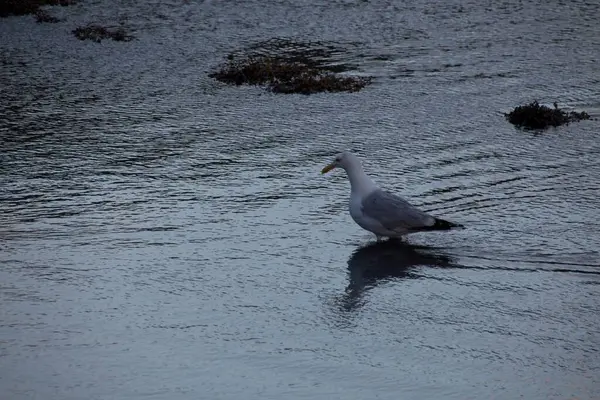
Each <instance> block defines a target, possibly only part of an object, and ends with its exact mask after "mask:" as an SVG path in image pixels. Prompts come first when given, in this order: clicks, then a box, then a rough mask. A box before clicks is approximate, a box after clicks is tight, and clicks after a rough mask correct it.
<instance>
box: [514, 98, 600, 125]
mask: <svg viewBox="0 0 600 400" xmlns="http://www.w3.org/2000/svg"><path fill="white" fill-rule="evenodd" d="M504 115H505V117H506V119H508V122H510V123H511V124H513V125H516V126H518V127H523V128H526V129H546V128H548V127H550V126H560V125H565V124H568V123H570V122H576V121H581V120H585V119H590V116H589V114H588V113H586V112H585V111H582V112H575V111H571V112H566V111H563V110H561V109H559V108H558V104H557V103H554V108H550V107H548V106H544V105H540V104H539V103H538V102H537V100H534V101H533V102H531V103H529V104H526V105H523V106H518V107H516V108H515V109H514V110H512V111H511V112H510V113H508V114H504Z"/></svg>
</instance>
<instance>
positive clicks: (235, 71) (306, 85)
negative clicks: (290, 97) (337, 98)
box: [209, 41, 371, 95]
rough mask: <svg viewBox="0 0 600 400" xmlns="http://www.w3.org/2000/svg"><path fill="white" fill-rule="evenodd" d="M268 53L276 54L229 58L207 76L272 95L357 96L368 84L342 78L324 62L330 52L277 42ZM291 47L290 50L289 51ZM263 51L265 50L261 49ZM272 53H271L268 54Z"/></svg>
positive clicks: (342, 67) (343, 67)
mask: <svg viewBox="0 0 600 400" xmlns="http://www.w3.org/2000/svg"><path fill="white" fill-rule="evenodd" d="M274 43H275V46H271V48H270V49H267V50H273V49H275V50H276V54H268V53H269V52H268V51H267V54H261V53H250V54H244V55H241V56H240V55H237V56H236V55H234V54H230V55H229V57H228V61H227V63H226V64H225V65H223V66H221V67H220V69H218V70H217V71H215V72H212V73H210V74H209V76H210V77H211V78H214V79H216V80H218V81H220V82H224V83H227V84H231V85H238V86H239V85H243V84H246V85H261V86H266V87H267V89H268V90H270V91H272V92H274V93H301V94H307V95H308V94H312V93H319V92H356V91H359V90H360V89H362V88H363V87H365V86H366V85H368V84H369V83H370V82H371V78H370V77H357V76H347V75H346V76H344V75H338V74H337V73H339V72H343V71H346V70H349V69H350V67H349V66H347V65H343V64H341V65H340V64H338V65H331V64H328V63H327V62H326V60H327V58H328V57H329V56H330V55H331V49H330V48H329V49H318V48H311V47H310V46H309V45H305V44H301V43H294V42H290V41H276V42H274ZM289 47H292V50H291V51H290V50H289ZM262 50H264V49H262ZM271 52H272V51H271Z"/></svg>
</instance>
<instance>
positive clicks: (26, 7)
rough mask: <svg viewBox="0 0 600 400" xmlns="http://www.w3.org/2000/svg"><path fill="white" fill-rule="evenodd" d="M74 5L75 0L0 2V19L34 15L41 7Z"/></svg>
mask: <svg viewBox="0 0 600 400" xmlns="http://www.w3.org/2000/svg"><path fill="white" fill-rule="evenodd" d="M76 3H77V0H2V1H0V17H8V16H11V15H28V14H36V13H37V12H38V11H40V7H42V6H70V5H73V4H76ZM43 22H50V21H43ZM52 22H56V21H52Z"/></svg>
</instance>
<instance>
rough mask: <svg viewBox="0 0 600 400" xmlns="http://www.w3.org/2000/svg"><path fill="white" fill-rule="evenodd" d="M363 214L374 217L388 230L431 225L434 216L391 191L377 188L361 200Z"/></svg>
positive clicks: (433, 222) (433, 221)
mask: <svg viewBox="0 0 600 400" xmlns="http://www.w3.org/2000/svg"><path fill="white" fill-rule="evenodd" d="M362 211H363V213H364V214H365V215H367V216H369V217H371V218H373V219H376V220H377V221H379V222H380V223H381V224H382V225H383V226H384V227H386V228H387V229H389V230H392V231H395V230H398V229H400V230H403V229H407V230H411V229H419V228H427V227H431V226H433V225H434V224H435V218H434V217H432V216H431V215H428V214H427V213H425V212H423V211H421V210H419V209H418V208H416V207H414V206H413V205H411V204H410V203H409V202H408V201H406V200H404V199H403V198H401V197H398V196H396V195H394V194H392V193H389V192H386V191H384V190H381V189H377V190H375V191H374V192H372V193H371V194H369V195H368V196H367V197H365V198H364V199H363V201H362Z"/></svg>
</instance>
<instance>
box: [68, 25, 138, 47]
mask: <svg viewBox="0 0 600 400" xmlns="http://www.w3.org/2000/svg"><path fill="white" fill-rule="evenodd" d="M73 34H74V35H75V37H76V38H77V39H79V40H92V41H94V42H97V43H100V42H101V41H102V39H112V40H116V41H118V42H128V41H130V40H133V36H131V35H129V34H127V32H126V31H125V29H124V28H117V29H113V30H110V29H108V28H105V27H104V26H100V25H95V24H90V25H87V26H83V27H78V28H75V29H74V30H73Z"/></svg>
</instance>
